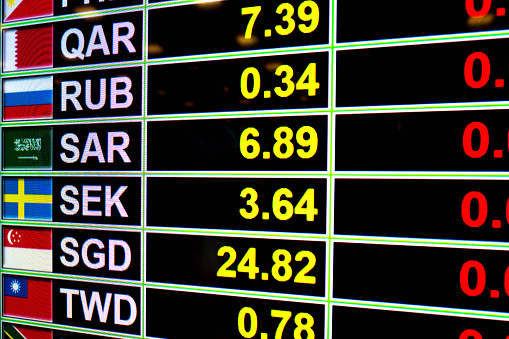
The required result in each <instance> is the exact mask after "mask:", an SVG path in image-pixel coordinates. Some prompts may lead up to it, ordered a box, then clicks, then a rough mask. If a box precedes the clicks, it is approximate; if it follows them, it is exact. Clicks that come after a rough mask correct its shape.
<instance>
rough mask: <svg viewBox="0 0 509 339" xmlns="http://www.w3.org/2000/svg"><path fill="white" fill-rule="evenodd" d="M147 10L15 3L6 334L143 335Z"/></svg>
mask: <svg viewBox="0 0 509 339" xmlns="http://www.w3.org/2000/svg"><path fill="white" fill-rule="evenodd" d="M120 5H121V6H122V7H119V6H120ZM107 9H115V11H113V12H112V11H108V12H104V11H103V10H107ZM90 12H93V13H90ZM75 13H80V14H75ZM144 13H145V10H144V7H143V1H141V0H127V1H122V2H121V3H118V2H102V1H94V0H93V1H55V2H53V1H46V0H41V1H39V0H38V1H32V0H24V1H22V2H21V1H5V2H3V3H2V20H3V23H4V24H3V25H2V70H1V72H2V73H1V81H2V83H1V90H2V123H1V140H2V142H1V160H0V161H1V179H0V180H1V191H2V194H1V195H2V204H1V234H2V258H1V262H2V266H1V267H2V269H1V286H2V316H1V322H2V338H10V339H13V338H28V339H41V338H42V339H46V338H48V339H49V338H62V339H67V338H69V339H70V338H72V339H95V338H141V337H142V326H143V324H142V312H143V304H142V291H143V289H142V281H143V277H142V260H143V255H142V231H141V226H142V218H141V216H142V213H141V202H142V194H143V192H142V158H143V157H142V149H143V148H144V147H143V144H144V143H143V139H142V135H143V117H142V112H143V110H142V101H143V100H142V89H143V87H144V81H143V55H144V47H143V44H142V41H143V35H144ZM63 15H65V19H64V18H63V17H62V16H63ZM120 65H122V67H121V68H120Z"/></svg>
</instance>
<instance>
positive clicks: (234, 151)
mask: <svg viewBox="0 0 509 339" xmlns="http://www.w3.org/2000/svg"><path fill="white" fill-rule="evenodd" d="M327 125H328V124H327V117H326V116H304V117H286V116H285V117H269V118H244V119H210V120H175V121H149V122H148V123H147V169H148V170H149V171H165V170H167V171H207V170H208V171H248V170H251V171H270V170H272V171H274V170H278V171H283V170H284V171H325V170H326V169H327V153H328V150H327V134H328V133H327ZM281 126H287V127H289V128H291V130H292V131H293V138H292V140H291V142H292V144H293V145H294V153H293V155H292V156H291V157H290V158H288V159H278V158H277V157H276V156H275V154H274V153H273V147H274V144H275V143H276V140H275V138H274V131H275V130H276V129H277V128H279V127H281ZM303 126H311V127H313V128H314V129H315V131H316V133H317V136H318V149H317V151H316V154H315V155H314V156H313V157H311V158H309V159H302V158H301V157H300V156H299V155H298V154H297V150H298V149H303V150H304V151H307V150H309V147H302V146H300V145H299V143H298V142H297V140H296V135H297V131H298V130H299V128H301V127H303ZM248 127H254V128H256V129H257V130H258V132H259V133H260V136H259V137H253V136H252V135H251V136H250V137H249V139H254V140H256V141H258V143H259V144H260V154H259V155H258V156H257V157H256V158H254V159H246V158H244V156H243V155H242V153H241V151H240V137H241V135H242V132H243V131H244V130H245V129H246V128H248ZM305 137H306V138H308V137H309V135H308V134H307V133H306V135H305ZM168 145H170V150H168V148H169V147H168ZM249 150H250V151H251V148H249ZM282 150H286V148H284V147H282ZM263 152H270V153H271V154H270V159H264V158H263ZM168 158H170V159H171V161H168Z"/></svg>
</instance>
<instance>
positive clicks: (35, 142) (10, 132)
mask: <svg viewBox="0 0 509 339" xmlns="http://www.w3.org/2000/svg"><path fill="white" fill-rule="evenodd" d="M52 134H53V131H52V128H51V127H10V128H9V127H7V128H4V129H3V136H2V139H3V140H2V141H3V143H2V147H3V154H4V158H3V167H4V169H6V170H13V169H23V170H27V169H28V170H30V169H51V167H52V159H51V157H52V143H53V141H52Z"/></svg>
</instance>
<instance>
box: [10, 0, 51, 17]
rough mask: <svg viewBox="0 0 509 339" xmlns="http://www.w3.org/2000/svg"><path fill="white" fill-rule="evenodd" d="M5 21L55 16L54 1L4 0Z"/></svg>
mask: <svg viewBox="0 0 509 339" xmlns="http://www.w3.org/2000/svg"><path fill="white" fill-rule="evenodd" d="M3 5H4V8H3V9H4V21H5V22H9V21H18V20H25V19H33V18H41V17H45V16H50V15H53V0H3Z"/></svg>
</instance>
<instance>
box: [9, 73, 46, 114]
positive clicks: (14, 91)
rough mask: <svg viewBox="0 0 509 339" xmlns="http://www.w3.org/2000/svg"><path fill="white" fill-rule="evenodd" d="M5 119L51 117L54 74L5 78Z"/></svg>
mask: <svg viewBox="0 0 509 339" xmlns="http://www.w3.org/2000/svg"><path fill="white" fill-rule="evenodd" d="M3 90H4V91H3V93H4V97H3V104H4V121H9V120H33V119H51V118H52V117H53V76H42V77H27V78H15V79H5V80H4V82H3Z"/></svg>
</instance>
